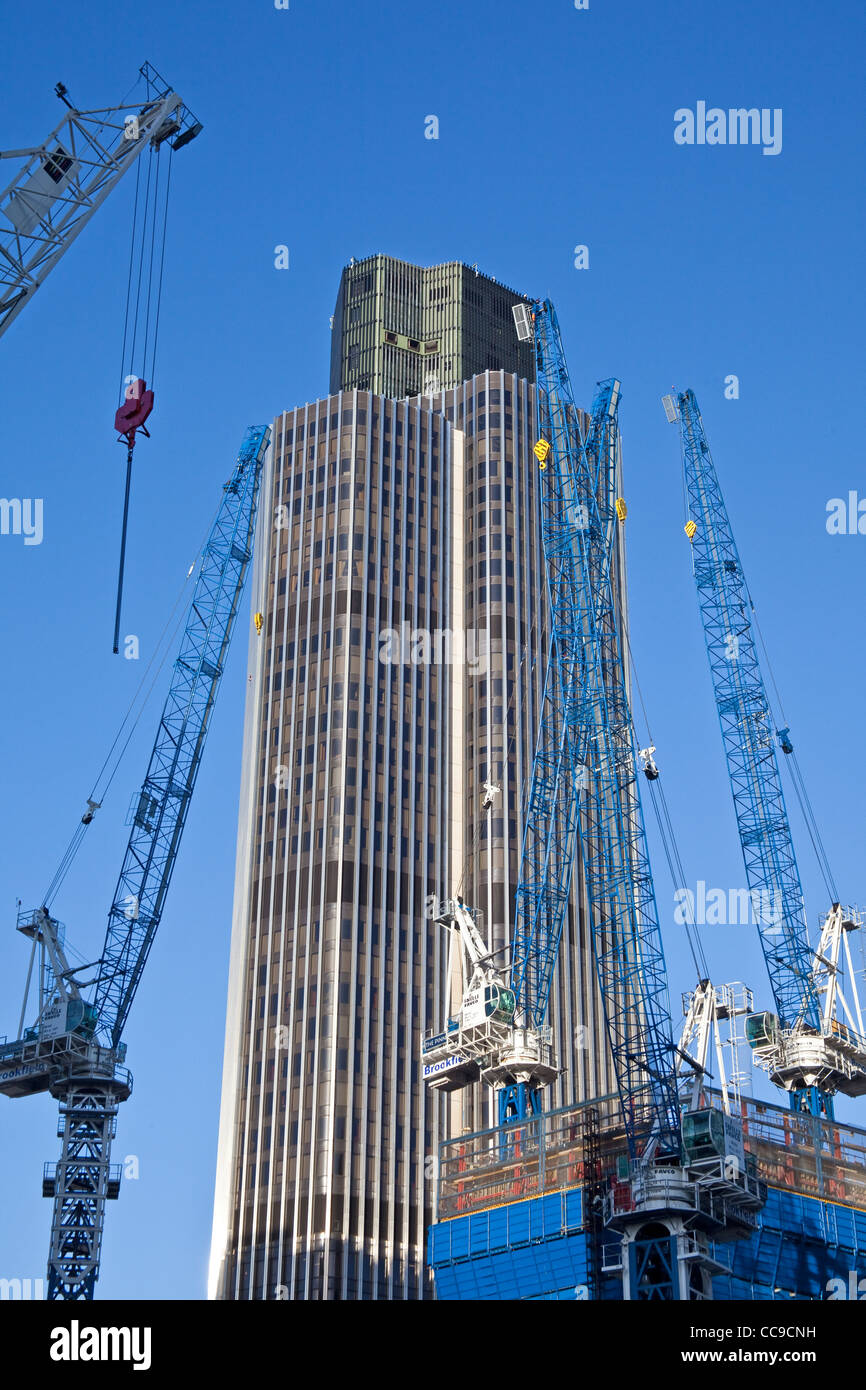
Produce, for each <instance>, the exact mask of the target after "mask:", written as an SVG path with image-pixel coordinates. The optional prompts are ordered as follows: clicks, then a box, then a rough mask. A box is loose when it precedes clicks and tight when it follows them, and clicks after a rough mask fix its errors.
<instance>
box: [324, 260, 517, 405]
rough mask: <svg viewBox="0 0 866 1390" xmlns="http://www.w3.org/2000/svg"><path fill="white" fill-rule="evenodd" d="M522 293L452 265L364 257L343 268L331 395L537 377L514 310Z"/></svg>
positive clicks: (409, 391) (396, 393) (408, 391)
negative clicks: (493, 372)
mask: <svg viewBox="0 0 866 1390" xmlns="http://www.w3.org/2000/svg"><path fill="white" fill-rule="evenodd" d="M521 299H525V296H523V295H521V294H518V292H517V291H516V290H511V289H509V288H508V287H507V286H506V285H502V284H500V283H499V282H498V281H496V280H493V279H491V277H490V276H488V275H482V274H481V273H480V272H479V271H478V270H477V269H476V268H475V267H474V266H467V265H463V264H462V263H461V262H459V261H452V262H449V263H448V264H445V265H435V266H429V267H425V266H416V265H410V264H409V262H407V261H399V260H395V259H394V258H393V257H392V256H383V255H375V256H369V257H367V258H366V259H365V260H363V261H357V262H353V263H352V264H351V265H349V266H346V268H345V269H344V271H343V274H342V277H341V280H340V288H339V292H338V294H337V303H336V306H335V309H334V322H333V334H332V341H331V386H330V389H331V390H332V391H338V390H340V389H343V390H348V389H351V388H353V387H358V388H359V389H363V390H370V391H374V392H377V393H379V394H382V395H385V396H392V397H395V398H401V397H403V396H413V395H416V394H419V393H421V392H429V391H430V390H433V391H444V390H450V389H453V388H455V387H457V386H459V385H460V383H461V382H463V381H467V380H470V379H471V378H472V377H473V376H475V375H477V374H478V373H480V372H483V371H486V370H488V369H501V370H504V371H508V372H513V373H516V374H517V375H518V376H521V377H525V378H526V379H527V380H528V381H534V379H535V362H534V357H533V352H532V348H531V345H530V344H528V343H521V342H519V341H518V339H517V336H516V334H515V332H514V322H513V318H512V313H511V310H512V306H513V305H514V303H515V302H516V301H518V300H521Z"/></svg>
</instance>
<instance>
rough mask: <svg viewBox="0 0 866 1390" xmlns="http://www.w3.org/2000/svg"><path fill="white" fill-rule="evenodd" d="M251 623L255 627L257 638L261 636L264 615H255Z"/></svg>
mask: <svg viewBox="0 0 866 1390" xmlns="http://www.w3.org/2000/svg"><path fill="white" fill-rule="evenodd" d="M253 622H254V623H255V625H256V632H257V633H258V634H259V636H261V631H262V628H263V627H264V624H265V615H264V613H257V614H256V615H255V617H254V619H253Z"/></svg>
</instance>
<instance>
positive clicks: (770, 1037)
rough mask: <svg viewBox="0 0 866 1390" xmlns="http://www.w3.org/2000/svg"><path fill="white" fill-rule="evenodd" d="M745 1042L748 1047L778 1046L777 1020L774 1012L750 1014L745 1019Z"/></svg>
mask: <svg viewBox="0 0 866 1390" xmlns="http://www.w3.org/2000/svg"><path fill="white" fill-rule="evenodd" d="M746 1042H747V1043H748V1044H749V1047H753V1048H763V1047H778V1045H779V1020H778V1018H777V1017H776V1015H775V1014H771V1013H762V1014H750V1015H749V1017H748V1018H747V1019H746Z"/></svg>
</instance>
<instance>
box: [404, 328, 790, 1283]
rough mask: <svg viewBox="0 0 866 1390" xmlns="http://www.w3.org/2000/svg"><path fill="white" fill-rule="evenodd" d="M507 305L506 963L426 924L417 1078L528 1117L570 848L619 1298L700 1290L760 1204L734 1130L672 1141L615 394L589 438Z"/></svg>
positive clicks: (455, 912)
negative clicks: (454, 963)
mask: <svg viewBox="0 0 866 1390" xmlns="http://www.w3.org/2000/svg"><path fill="white" fill-rule="evenodd" d="M514 312H515V323H516V326H517V330H518V335H519V336H520V337H521V338H523V339H524V340H526V339H530V338H531V339H533V341H534V345H535V351H536V375H537V414H538V441H537V443H536V445H535V449H534V453H535V457H536V459H537V461H538V467H539V472H540V474H541V478H540V489H541V501H542V508H541V524H542V540H543V549H544V557H545V563H546V575H547V589H548V600H549V614H550V643H549V660H548V667H547V671H546V676H545V688H544V700H543V706H542V711H541V718H540V724H539V731H538V739H537V744H536V751H535V756H534V760H533V767H532V775H531V781H530V787H529V793H528V797H527V801H526V815H525V823H524V837H523V846H522V853H521V863H520V875H519V880H518V887H517V894H516V909H515V924H514V929H513V932H512V942H511V962H510V968H509V971H508V973H507V977H506V973H505V971H504V969H503V968H502V967H501V966H497V965H496V964H495V961H494V958H493V956H492V955H491V954H489V953H488V952H487V951H486V948H484V944H483V941H480V945H479V944H478V943H479V940H480V938H478V936H477V933H476V935H475V936H474V937H473V936H471V935H470V934H469V933H467V932H466V931H465V929H464V928H463V927H462V926H461V922H460V918H461V914H465V913H466V912H467V911H468V910H467V909H466V907H465V905H464V904H463V903H462V901H461V900H460V899H457V900H456V904H455V903H454V902H451V903H449V904H446V909H445V911H443V913H442V914H441V917H440V920H441V921H442V922H443V924H444V925H446V926H450V927H452V929H455V930H457V931H459V932H460V934H461V937H462V940H463V949H464V953H465V955H466V956H467V957H468V958H469V959H468V968H464V972H463V978H464V981H465V980H466V979H467V976H468V978H469V989H468V990H466V991H465V992H464V995H463V1001H462V1006H461V1009H460V1011H459V1013H458V1014H457V1016H456V1017H454V1018H450V1019H448V1021H447V1024H446V1029H445V1032H444V1033H440V1034H438V1035H436V1036H434V1037H431V1038H426V1039H424V1040H422V1052H423V1056H424V1074H425V1076H426V1077H427V1079H428V1080H429V1081H430V1082H431V1084H432V1085H433V1086H434V1087H437V1088H441V1089H443V1090H450V1089H454V1088H456V1087H458V1086H462V1085H466V1084H469V1083H470V1082H471V1081H473V1080H474V1079H476V1078H477V1077H478V1076H480V1077H481V1079H482V1080H484V1081H486V1082H488V1083H490V1084H492V1085H494V1086H495V1087H496V1088H497V1090H498V1092H499V1120H500V1125H501V1126H503V1127H504V1130H503V1133H506V1132H507V1126H508V1124H509V1122H513V1121H515V1120H520V1119H523V1118H525V1117H526V1116H527V1115H531V1114H532V1113H533V1112H534V1111H536V1110H537V1109H538V1108H539V1105H538V1093H539V1091H540V1089H541V1087H542V1086H543V1085H544V1084H545V1082H546V1081H549V1080H550V1079H552V1077H553V1075H555V1074H556V1064H555V1061H554V1059H553V1056H552V1052H551V1049H550V1039H549V1029H548V1028H547V1027H546V1025H545V1018H546V1013H547V1007H548V1001H549V995H550V987H551V981H552V976H553V970H554V966H555V963H556V958H557V952H558V949H559V943H560V937H561V933H562V924H563V918H564V915H565V912H566V911H567V908H568V901H569V894H570V885H571V876H572V870H573V864H574V855H575V850H576V846H577V843H578V842H579V843H580V847H581V860H582V866H583V872H584V881H585V886H586V892H587V899H588V905H589V928H590V932H591V937H592V943H593V955H594V959H595V965H596V971H597V975H598V982H599V987H600V992H601V996H602V1002H603V1008H604V1016H605V1027H606V1033H607V1040H608V1044H609V1047H610V1052H611V1056H612V1060H613V1066H614V1070H615V1074H616V1078H617V1086H618V1090H619V1095H620V1102H621V1110H622V1120H623V1127H624V1132H625V1137H626V1142H627V1147H628V1153H629V1157H630V1160H631V1175H630V1178H629V1180H628V1181H624V1182H621V1183H618V1184H614V1185H613V1187H612V1189H611V1191H610V1192H609V1194H608V1196H607V1198H606V1201H605V1220H606V1224H607V1226H608V1228H609V1230H610V1231H611V1232H612V1233H618V1234H619V1235H620V1237H621V1248H622V1257H621V1263H620V1266H619V1267H620V1268H621V1269H622V1272H623V1296H624V1297H625V1298H626V1299H632V1298H635V1299H638V1298H666V1299H681V1298H689V1297H707V1296H710V1295H711V1287H710V1282H709V1281H710V1276H711V1273H712V1271H713V1269H714V1268H718V1266H717V1265H715V1262H714V1260H713V1258H712V1257H711V1255H710V1247H709V1242H710V1240H711V1239H718V1240H724V1239H732V1238H735V1237H736V1236H737V1235H740V1234H742V1233H743V1232H744V1231H745V1230H748V1229H750V1228H752V1227H753V1226H754V1224H755V1220H756V1217H755V1212H756V1211H757V1210H759V1208H760V1207H761V1206H762V1205H763V1201H764V1196H765V1194H764V1192H763V1191H762V1188H761V1184H760V1183H759V1182H758V1181H757V1179H756V1177H755V1174H754V1169H753V1166H750V1165H749V1164H747V1162H746V1157H745V1153H744V1150H743V1146H742V1136H741V1135H740V1145H739V1151H738V1152H737V1154H736V1155H735V1156H734V1162H733V1164H728V1159H729V1158H730V1153H729V1147H730V1142H731V1134H730V1132H725V1130H724V1126H723V1125H722V1127H721V1128H720V1127H719V1126H716V1127H715V1128H712V1126H707V1125H706V1124H705V1123H704V1122H703V1121H702V1120H701V1121H695V1120H692V1122H691V1123H690V1125H689V1130H688V1140H687V1141H686V1139H685V1135H684V1130H683V1125H682V1122H681V1116H680V1099H679V1095H678V1085H677V1077H676V1072H675V1067H674V1051H675V1049H674V1046H673V1041H672V1034H671V1019H670V1012H669V1008H668V1003H667V979H666V972H665V964H664V956H663V952H662V944H661V933H660V929H659V922H658V913H657V911H656V905H655V894H654V889H653V881H652V874H651V871H650V865H649V859H648V855H647V847H646V837H645V831H644V823H643V813H642V808H641V800H640V794H639V790H638V780H637V775H638V774H637V769H638V753H637V748H636V744H635V739H634V730H633V726H632V720H631V712H630V705H629V698H628V688H627V680H626V673H625V662H624V657H623V652H622V644H621V637H620V631H619V618H618V608H617V604H616V598H615V590H614V573H613V557H614V553H615V545H616V525H617V522H618V521H622V520H623V519H624V517H625V504H624V502H623V499H622V498H616V496H615V488H614V484H615V482H616V478H617V467H616V465H617V458H618V435H617V407H618V402H619V395H620V386H619V382H618V381H616V380H615V379H611V380H609V381H605V382H602V383H600V385H599V389H598V391H597V393H596V397H595V400H594V402H593V408H592V416H591V421H590V426H589V429H588V431H587V436H586V440H585V441H584V440H583V439H582V438H581V433H580V428H579V416H578V411H577V407H576V404H575V401H574V397H573V394H572V390H571V384H570V380H569V375H568V369H567V365H566V362H565V356H564V352H563V349H562V343H561V339H560V334H559V327H558V323H557V319H556V314H555V311H554V309H553V306H552V304H551V303H550V302H549V301H536V302H535V304H534V305H533V306H532V309H531V310H530V308H529V306H527V305H525V304H524V305H518V306H516V307H515V311H514ZM653 767H654V765H653ZM485 1006H486V1007H485ZM716 1119H717V1120H718V1121H719V1123H720V1124H721V1117H720V1116H716ZM729 1123H730V1122H729ZM731 1128H732V1129H733V1131H736V1124H735V1123H733V1125H732V1126H731ZM711 1131H712V1132H711Z"/></svg>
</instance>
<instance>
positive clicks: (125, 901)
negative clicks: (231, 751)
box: [95, 427, 270, 1045]
mask: <svg viewBox="0 0 866 1390" xmlns="http://www.w3.org/2000/svg"><path fill="white" fill-rule="evenodd" d="M269 439H270V430H269V429H268V428H264V429H262V428H259V427H253V428H251V429H250V430H249V432H248V434H247V437H246V439H245V440H244V443H243V446H242V448H241V451H240V455H239V456H238V462H237V465H236V467H235V471H234V473H233V475H232V477H231V479H230V481H229V482H228V483H227V484H226V486H225V495H224V497H223V501H222V505H221V507H220V510H219V514H218V516H217V519H216V521H215V523H214V527H213V531H212V532H211V535H210V539H209V540H208V542H207V545H206V546H205V549H204V553H203V555H202V558H201V565H200V569H199V573H198V578H197V580H196V587H195V594H194V595H193V600H192V604H191V606H190V610H189V616H188V618H187V623H186V628H185V630H184V634H183V638H182V640H181V645H180V653H179V655H178V657H177V660H176V661H175V665H174V675H173V678H172V682H171V687H170V689H169V692H168V696H167V698H166V702H165V707H164V708H163V711H162V715H161V717H160V721H159V730H158V732H157V736H156V742H155V743H154V747H153V752H152V754H151V758H150V765H149V767H148V769H147V776H146V777H145V779H144V782H143V783H142V787H141V794H140V796H139V801H138V807H137V809H136V811H135V816H134V821H133V826H132V830H131V832H130V836H129V843H128V845H127V849H126V855H125V857H124V860H123V867H122V868H121V871H120V877H119V878H118V881H117V890H116V892H115V895H114V903H113V905H112V908H111V912H110V913H109V918H108V929H107V932H106V936H105V945H104V947H103V952H102V963H101V966H100V973H99V980H98V982H97V988H96V997H95V1002H96V1005H97V1009H98V1012H99V1025H98V1026H99V1032H100V1034H101V1035H102V1036H103V1037H104V1038H105V1039H106V1041H110V1042H111V1043H112V1044H113V1045H116V1044H117V1043H118V1042H119V1040H120V1037H121V1034H122V1032H123V1026H124V1023H125V1022H126V1017H127V1014H128V1013H129V1008H130V1005H131V1003H132V1000H133V997H134V995H135V991H136V989H137V987H138V982H139V980H140V979H141V973H142V971H143V969H144V966H145V964H146V962H147V957H148V953H149V951H150V948H151V945H152V944H153V938H154V934H155V932H156V929H157V926H158V925H159V920H160V917H161V916H162V909H163V905H164V903H165V897H166V893H167V892H168V886H169V883H170V881H171V874H172V870H173V868H174V863H175V858H176V856H177V848H178V843H179V841H180V837H181V835H182V833H183V827H184V822H185V820H186V814H187V810H188V808H189V803H190V798H191V797H192V792H193V788H194V786H195V779H196V774H197V773H198V768H199V763H200V761H201V755H202V749H203V748H204V742H205V738H206V737H207V731H208V725H209V723H210V717H211V714H212V712H213V707H214V702H215V700H216V695H217V690H218V689H219V683H220V678H221V676H222V673H223V668H224V665H225V658H226V654H227V652H228V647H229V642H230V640H231V634H232V627H233V625H234V620H235V615H236V614H237V608H238V603H239V601H240V596H241V590H242V588H243V581H244V576H245V574H246V569H247V565H248V564H249V561H250V558H251V555H252V546H253V536H254V532H255V517H256V506H257V499H258V489H259V481H260V477H261V464H262V460H263V457H264V454H265V450H266V449H267V445H268V441H269Z"/></svg>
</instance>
